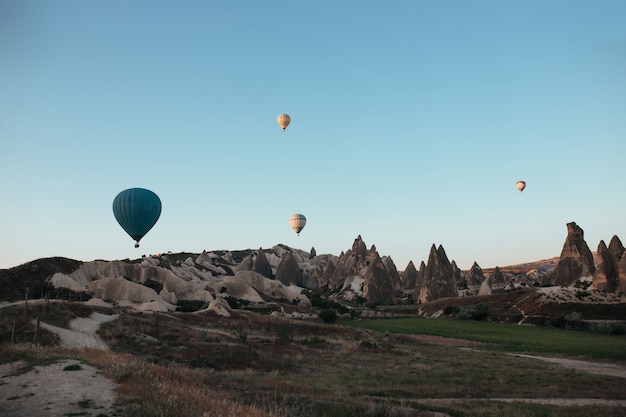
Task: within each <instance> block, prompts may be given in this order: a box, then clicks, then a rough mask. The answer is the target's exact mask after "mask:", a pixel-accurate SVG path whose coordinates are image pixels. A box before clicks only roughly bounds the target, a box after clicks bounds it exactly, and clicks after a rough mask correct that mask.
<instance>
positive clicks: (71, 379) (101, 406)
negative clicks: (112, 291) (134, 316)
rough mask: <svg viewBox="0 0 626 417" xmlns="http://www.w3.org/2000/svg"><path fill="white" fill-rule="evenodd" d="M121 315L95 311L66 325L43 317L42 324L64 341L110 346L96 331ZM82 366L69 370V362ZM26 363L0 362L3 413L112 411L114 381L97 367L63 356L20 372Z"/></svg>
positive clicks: (14, 416)
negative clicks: (44, 364)
mask: <svg viewBox="0 0 626 417" xmlns="http://www.w3.org/2000/svg"><path fill="white" fill-rule="evenodd" d="M117 317H118V316H117V315H106V314H100V313H92V314H91V316H89V317H86V318H77V319H74V320H72V321H71V322H70V329H63V328H60V327H56V326H52V325H50V324H47V323H44V322H41V323H40V324H39V325H40V326H41V327H42V328H44V329H46V330H48V331H51V332H54V333H56V334H57V335H58V336H59V339H60V342H61V346H66V347H85V348H93V349H102V350H107V349H108V346H107V345H106V344H105V343H104V342H103V341H102V340H101V339H100V337H98V335H97V334H96V331H97V330H98V328H99V327H100V324H101V323H104V322H107V321H112V320H115V319H116V318H117ZM77 364H78V365H79V366H80V369H78V370H64V369H65V368H66V366H68V365H77ZM23 366H24V363H23V362H12V363H8V364H4V365H0V415H1V416H2V417H33V416H41V417H47V416H50V417H52V416H54V417H57V416H70V415H77V416H78V415H80V416H98V415H101V416H102V415H109V416H111V415H113V414H112V412H113V404H114V402H115V392H114V389H115V384H114V383H113V382H112V381H110V380H109V379H107V378H105V377H104V376H102V375H100V374H99V372H98V370H97V369H96V368H93V367H91V366H89V365H86V364H84V363H80V362H79V361H77V360H63V361H60V362H57V363H54V364H52V365H48V366H37V367H35V368H34V369H33V370H31V371H29V372H25V373H21V371H20V368H21V367H23Z"/></svg>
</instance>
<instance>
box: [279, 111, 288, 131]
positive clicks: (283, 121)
mask: <svg viewBox="0 0 626 417" xmlns="http://www.w3.org/2000/svg"><path fill="white" fill-rule="evenodd" d="M276 122H278V126H280V127H282V128H283V130H285V129H287V126H289V123H291V117H289V115H288V114H285V113H283V114H279V115H278V117H277V118H276Z"/></svg>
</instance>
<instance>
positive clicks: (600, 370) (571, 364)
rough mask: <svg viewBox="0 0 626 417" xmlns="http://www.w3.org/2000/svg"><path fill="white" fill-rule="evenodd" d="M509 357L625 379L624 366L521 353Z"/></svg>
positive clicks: (625, 370) (625, 367) (625, 371)
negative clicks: (535, 360)
mask: <svg viewBox="0 0 626 417" xmlns="http://www.w3.org/2000/svg"><path fill="white" fill-rule="evenodd" d="M510 355H513V356H517V357H520V358H530V359H537V360H540V361H545V362H550V363H554V364H557V365H560V366H562V367H564V368H569V369H574V370H575V371H580V372H587V373H590V374H598V375H607V376H616V377H618V378H626V366H623V365H617V364H612V363H602V362H589V361H581V360H576V359H563V358H549V357H545V356H534V355H525V354H521V353H511V354H510Z"/></svg>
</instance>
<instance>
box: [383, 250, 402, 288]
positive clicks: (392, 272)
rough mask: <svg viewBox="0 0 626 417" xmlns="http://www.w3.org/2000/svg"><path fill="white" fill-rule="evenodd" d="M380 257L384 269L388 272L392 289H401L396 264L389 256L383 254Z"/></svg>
mask: <svg viewBox="0 0 626 417" xmlns="http://www.w3.org/2000/svg"><path fill="white" fill-rule="evenodd" d="M381 259H382V260H383V263H384V264H385V269H386V270H387V272H389V276H390V278H391V283H392V285H393V289H394V291H401V290H402V280H401V279H400V274H399V273H398V268H396V264H395V263H394V262H393V259H391V256H383V257H382V258H381Z"/></svg>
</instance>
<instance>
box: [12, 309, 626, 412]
mask: <svg viewBox="0 0 626 417" xmlns="http://www.w3.org/2000/svg"><path fill="white" fill-rule="evenodd" d="M99 334H100V336H101V337H102V338H103V339H104V340H105V341H106V342H107V343H108V344H109V346H110V347H111V348H112V351H110V352H103V351H97V350H67V349H59V348H47V349H43V348H33V349H31V348H29V349H26V348H23V347H18V346H14V347H8V346H5V347H4V348H2V351H1V352H0V358H2V359H1V360H17V359H26V360H27V362H29V361H30V362H39V361H45V360H54V358H60V357H71V358H79V359H80V360H82V361H85V362H86V363H89V364H91V365H93V366H96V367H98V368H99V369H102V371H103V372H104V373H105V375H107V376H108V377H109V378H111V379H112V380H114V381H115V382H116V383H117V384H118V387H117V394H118V398H119V405H120V407H121V408H122V409H124V410H125V412H124V415H133V416H139V417H141V416H180V417H186V416H189V417H191V416H194V417H206V416H242V415H245V416H253V417H254V416H272V417H282V416H294V415H297V416H302V417H308V416H322V417H324V416H328V417H343V416H360V417H367V416H395V417H404V416H416V417H418V416H419V417H421V416H431V415H432V412H433V411H438V412H443V413H445V414H447V415H449V416H469V417H472V416H483V415H484V416H498V415H508V416H519V417H523V416H531V415H550V416H555V417H562V416H567V415H580V414H571V413H569V411H571V410H568V407H559V406H547V405H538V404H524V405H522V406H520V404H511V403H497V402H494V401H490V400H488V399H489V398H493V397H508V398H519V399H524V398H556V397H563V398H605V399H622V397H623V380H622V379H619V378H615V377H601V376H597V375H588V374H582V373H576V372H573V371H570V370H566V369H561V368H558V367H553V366H548V365H545V364H543V363H540V362H537V361H534V360H531V359H525V358H517V357H512V356H510V355H506V354H504V353H501V352H498V351H486V350H483V349H481V344H480V343H477V342H470V341H467V340H463V339H450V338H444V337H439V336H426V335H406V334H386V333H377V332H372V331H368V330H362V329H352V328H347V327H343V326H339V325H325V324H322V323H320V322H305V321H294V320H286V319H281V318H275V317H268V316H261V315H257V314H250V313H246V314H244V313H241V314H236V315H235V316H234V317H232V318H228V319H226V318H219V317H216V316H213V315H210V314H189V313H167V314H143V313H125V314H122V316H121V318H120V319H118V320H116V321H114V322H111V323H106V324H105V325H103V328H102V329H101V331H100V332H99ZM443 398H455V399H466V398H468V399H469V398H473V399H484V401H482V402H477V401H475V400H474V401H469V400H468V401H463V400H456V401H448V402H445V403H439V402H429V401H431V400H437V399H443ZM579 409H580V407H579V408H577V410H579ZM598 410H599V409H598ZM616 411H617V412H618V413H622V415H623V412H624V411H625V410H624V409H619V408H617V409H616V408H611V409H609V410H608V412H607V410H603V411H602V415H619V414H614V413H615V412H616ZM612 413H613V414H612ZM585 415H586V416H593V415H600V414H594V410H593V409H591V410H586V414H585Z"/></svg>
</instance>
